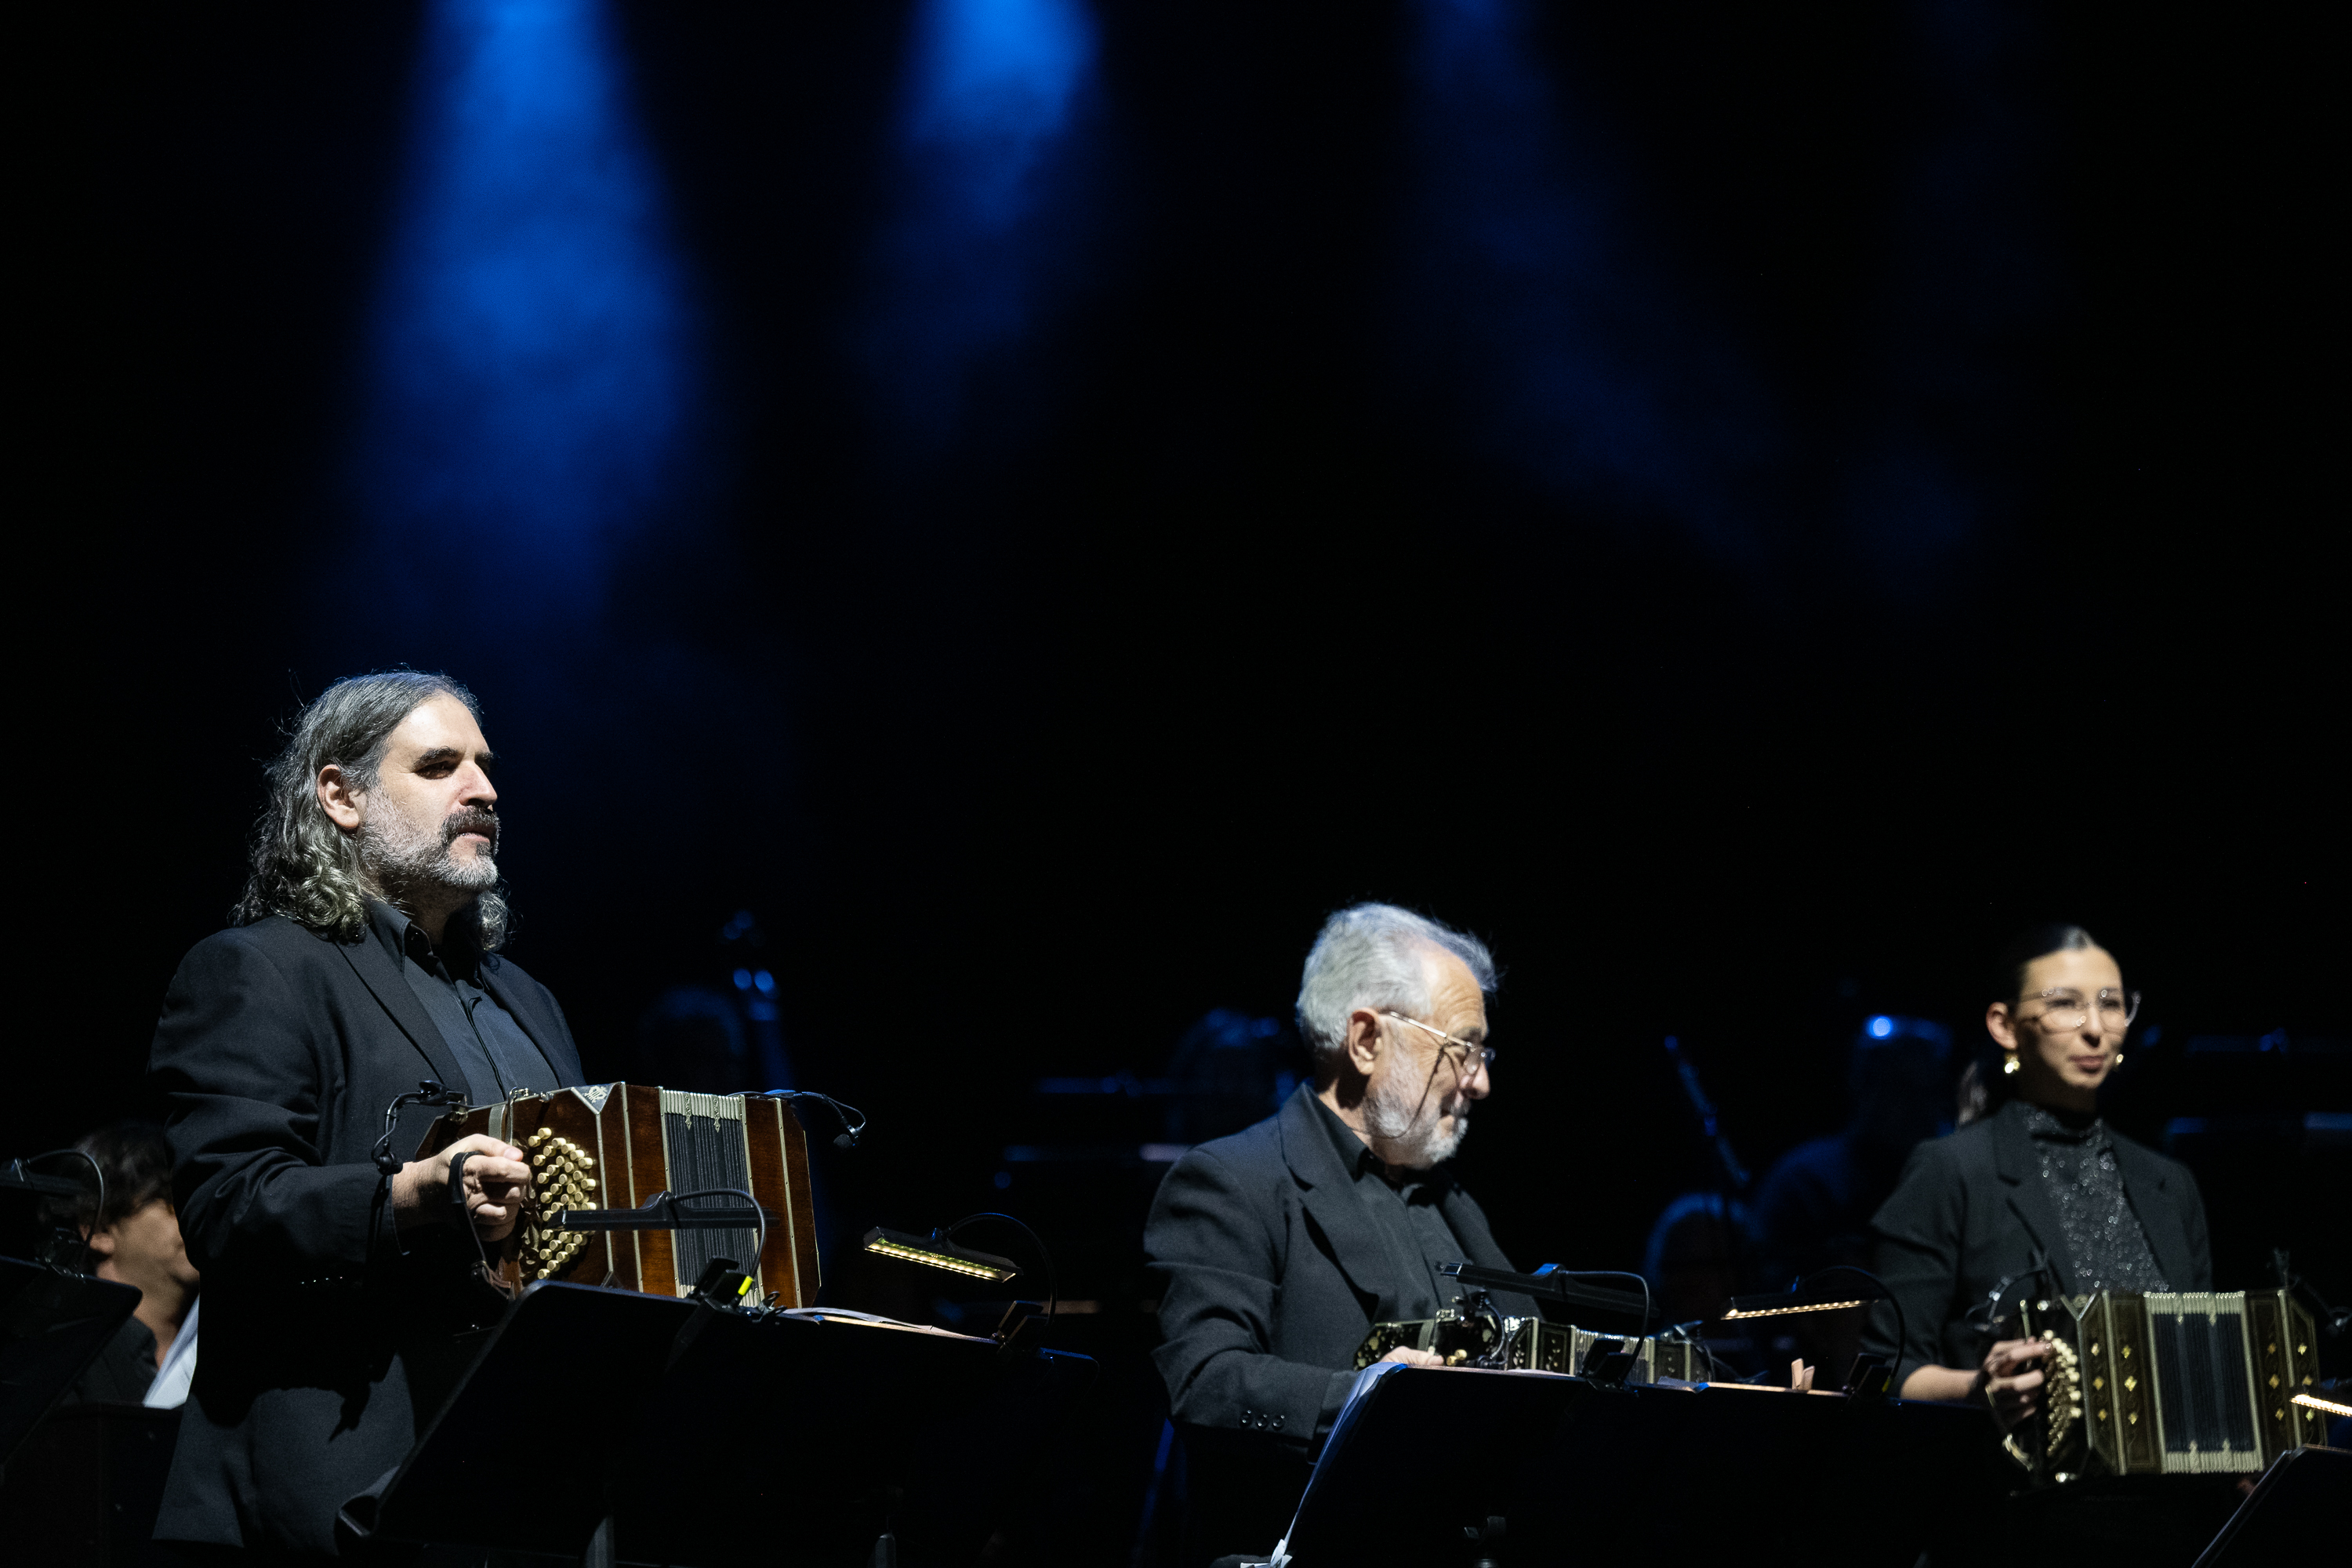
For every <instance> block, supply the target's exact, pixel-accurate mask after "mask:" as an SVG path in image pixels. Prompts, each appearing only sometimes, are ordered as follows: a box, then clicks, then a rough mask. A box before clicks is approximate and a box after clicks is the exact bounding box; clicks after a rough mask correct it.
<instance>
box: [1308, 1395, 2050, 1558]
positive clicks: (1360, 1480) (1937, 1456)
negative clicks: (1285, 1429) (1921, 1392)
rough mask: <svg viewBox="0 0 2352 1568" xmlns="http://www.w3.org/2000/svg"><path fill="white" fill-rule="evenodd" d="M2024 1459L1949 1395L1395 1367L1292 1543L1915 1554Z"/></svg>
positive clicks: (1399, 1551)
mask: <svg viewBox="0 0 2352 1568" xmlns="http://www.w3.org/2000/svg"><path fill="white" fill-rule="evenodd" d="M2005 1464H2007V1460H2005V1459H2003V1458H2000V1452H1999V1448H1998V1446H1997V1444H1996V1442H1995V1440H1994V1438H1993V1436H1992V1431H1991V1427H1990V1424H1989V1423H1988V1422H1987V1421H1986V1419H1985V1417H1984V1415H1982V1413H1980V1412H1976V1411H1970V1410H1965V1409H1957V1408H1954V1407H1952V1406H1949V1405H1921V1404H1916V1403H1906V1402H1904V1401H1899V1400H1886V1401H1865V1400H1858V1399H1849V1398H1847V1397H1845V1396H1844V1395H1842V1394H1840V1395H1830V1394H1790V1393H1789V1392H1788V1391H1786V1390H1768V1389H1758V1388H1747V1387H1735V1386H1727V1385H1712V1386H1711V1385H1707V1384H1698V1385H1696V1386H1693V1385H1688V1384H1641V1385H1635V1386H1633V1387H1626V1388H1618V1387H1609V1386H1604V1385H1601V1384H1594V1383H1591V1382H1587V1381H1586V1380H1584V1379H1582V1378H1576V1377H1566V1376H1562V1375H1560V1374H1559V1373H1537V1372H1488V1371H1481V1370H1477V1369H1474V1368H1468V1367H1410V1366H1391V1367H1389V1368H1387V1369H1386V1370H1385V1371H1382V1372H1381V1375H1380V1376H1379V1378H1377V1379H1376V1380H1375V1381H1373V1382H1371V1383H1370V1384H1360V1385H1359V1387H1358V1389H1357V1391H1356V1393H1355V1394H1354V1395H1353V1396H1352V1397H1351V1398H1350V1400H1349V1405H1348V1407H1347V1408H1346V1409H1345V1410H1343V1411H1342V1412H1341V1414H1340V1417H1339V1421H1338V1422H1337V1423H1336V1424H1335V1425H1334V1427H1333V1430H1332V1434H1331V1437H1330V1439H1329V1441H1328V1443H1327V1444H1326V1445H1325V1447H1324V1452H1323V1456H1322V1458H1320V1459H1319V1460H1318V1462H1317V1465H1316V1468H1315V1474H1314V1477H1313V1479H1311V1480H1309V1482H1308V1483H1307V1493H1306V1496H1305V1497H1304V1498H1302V1499H1301V1500H1300V1502H1299V1508H1298V1513H1297V1518H1296V1519H1295V1520H1294V1521H1292V1524H1291V1528H1290V1534H1289V1535H1288V1537H1287V1538H1286V1541H1285V1542H1284V1548H1283V1550H1284V1552H1286V1553H1287V1563H1288V1564H1289V1568H1339V1565H1345V1568H1382V1565H1383V1564H1396V1565H1398V1568H1407V1565H1411V1568H1423V1565H1429V1564H1438V1565H1443V1564H1465V1565H1466V1564H1469V1563H1475V1562H1479V1561H1482V1560H1486V1561H1493V1562H1496V1563H1503V1564H1506V1565H1507V1568H1532V1565H1535V1564H1550V1563H1698V1562H1705V1563H1722V1564H1736V1563H1780V1562H1802V1563H1852V1564H1855V1565H1857V1568H1860V1565H1865V1564H1866V1565H1872V1568H1876V1565H1879V1564H1885V1565H1887V1568H1910V1564H1911V1563H1914V1562H1916V1560H1917V1558H1918V1555H1919V1552H1920V1550H1921V1547H1922V1546H1923V1545H1925V1544H1926V1543H1927V1538H1928V1537H1929V1536H1930V1535H1931V1534H1932V1533H1934V1531H1936V1529H1937V1525H1938V1523H1939V1521H1943V1520H1947V1519H1949V1518H1953V1517H1961V1518H1967V1517H1971V1516H1972V1513H1971V1510H1974V1512H1976V1513H1981V1512H1982V1511H1983V1510H1990V1509H1992V1508H1995V1507H1997V1506H1998V1504H1999V1501H2000V1496H2001V1491H2000V1487H2001V1483H2002V1481H2003V1479H2004V1477H2003V1475H2002V1472H2001V1470H2000V1466H2001V1465H2005ZM1276 1561H1277V1562H1282V1561H1284V1559H1282V1558H1280V1557H1277V1559H1276Z"/></svg>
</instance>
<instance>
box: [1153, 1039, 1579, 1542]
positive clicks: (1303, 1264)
mask: <svg viewBox="0 0 2352 1568" xmlns="http://www.w3.org/2000/svg"><path fill="white" fill-rule="evenodd" d="M1335 1125H1336V1126H1338V1128H1339V1132H1340V1133H1341V1134H1343V1135H1344V1136H1341V1137H1334V1136H1333V1133H1332V1128H1333V1127H1334V1126H1335ZM1350 1144H1353V1145H1354V1146H1355V1148H1356V1149H1357V1150H1359V1151H1363V1152H1369V1151H1364V1150H1363V1144H1362V1141H1361V1140H1360V1139H1358V1138H1357V1137H1356V1135H1355V1134H1354V1133H1353V1132H1349V1131H1348V1130H1347V1127H1346V1124H1345V1123H1342V1122H1339V1119H1338V1118H1337V1117H1335V1116H1333V1115H1332V1114H1331V1112H1330V1110H1329V1109H1328V1107H1326V1106H1324V1105H1323V1104H1322V1103H1321V1101H1319V1100H1317V1099H1316V1097H1315V1091H1314V1090H1313V1089H1309V1088H1307V1087H1306V1086H1304V1085H1302V1086H1300V1088H1299V1089H1298V1090H1297V1092H1296V1093H1294V1094H1293V1095H1292V1096H1291V1097H1290V1099H1289V1100H1288V1101H1287V1102H1286V1103H1285V1104H1284V1106H1283V1108H1282V1110H1280V1111H1278V1112H1277V1113H1276V1114H1275V1115H1274V1116H1272V1117H1269V1118H1268V1119H1267V1120H1265V1121H1261V1122H1259V1123H1258V1124H1257V1125H1256V1126H1255V1127H1252V1128H1250V1129H1248V1130H1247V1131H1242V1132H1236V1133H1234V1135H1233V1136H1232V1137H1230V1138H1219V1139H1216V1140H1213V1142H1207V1143H1203V1144H1202V1145H1200V1146H1199V1147H1198V1148H1196V1149H1193V1150H1192V1152H1189V1153H1187V1154H1186V1155H1185V1156H1184V1157H1183V1158H1182V1159H1181V1160H1179V1161H1178V1162H1177V1163H1175V1164H1174V1165H1173V1166H1171V1168H1170V1169H1169V1172H1168V1174H1167V1176H1166V1178H1165V1179H1163V1180H1162V1181H1161V1182H1160V1192H1159V1195H1158V1196H1157V1197H1155V1198H1154V1199H1153V1200H1152V1205H1151V1217H1150V1220H1149V1221H1148V1222H1146V1224H1145V1226H1144V1232H1143V1249H1144V1254H1145V1257H1146V1258H1147V1260H1148V1263H1149V1265H1150V1270H1151V1272H1152V1274H1153V1276H1154V1277H1155V1278H1156V1279H1157V1280H1158V1282H1159V1285H1160V1332H1161V1334H1162V1335H1163V1336H1164V1342H1163V1343H1162V1344H1161V1345H1160V1348H1159V1350H1158V1351H1157V1352H1154V1353H1153V1359H1154V1361H1155V1362H1156V1363H1158V1365H1159V1367H1160V1376H1161V1378H1163V1379H1164V1380H1165V1381H1166V1383H1167V1384H1168V1403H1169V1407H1170V1411H1171V1416H1172V1418H1173V1419H1174V1421H1175V1423H1176V1426H1177V1429H1178V1430H1179V1431H1180V1432H1181V1433H1182V1434H1183V1436H1184V1447H1185V1455H1186V1459H1187V1463H1188V1465H1189V1467H1190V1478H1189V1487H1188V1489H1189V1491H1190V1494H1191V1496H1192V1499H1193V1501H1194V1506H1195V1509H1196V1519H1195V1521H1194V1522H1193V1524H1192V1531H1193V1533H1195V1534H1196V1535H1198V1536H1200V1537H1202V1538H1204V1539H1205V1543H1206V1547H1207V1550H1208V1552H1209V1554H1210V1555H1215V1554H1216V1553H1217V1552H1233V1551H1238V1550H1243V1549H1251V1550H1257V1551H1264V1550H1265V1549H1266V1548H1269V1547H1271V1546H1272V1545H1273V1544H1274V1542H1275V1541H1276V1538H1277V1537H1279V1536H1280V1535H1281V1533H1282V1530H1283V1527H1284V1525H1286V1523H1288V1522H1289V1510H1291V1509H1293V1508H1295V1507H1297V1502H1298V1496H1299V1493H1300V1492H1301V1491H1302V1490H1303V1489H1305V1487H1306V1484H1307V1459H1308V1458H1309V1457H1310V1456H1311V1455H1312V1454H1313V1452H1314V1451H1315V1449H1316V1448H1317V1447H1318V1446H1319V1445H1320V1444H1321V1442H1322V1440H1323V1438H1324V1437H1325V1436H1328V1433H1329V1429H1330V1424H1331V1421H1332V1418H1333V1417H1334V1416H1336V1415H1338V1414H1339V1406H1340V1405H1341V1404H1342V1403H1344V1402H1345V1400H1346V1398H1347V1394H1348V1388H1349V1384H1351V1383H1352V1382H1353V1381H1354V1377H1355V1374H1354V1373H1353V1372H1352V1371H1350V1370H1349V1369H1350V1368H1351V1367H1352V1366H1353V1365H1354V1363H1355V1359H1356V1347H1357V1346H1359V1345H1360V1344H1362V1343H1363V1342H1364V1336H1365V1335H1366V1334H1367V1333H1369V1332H1370V1331H1371V1326H1372V1325H1373V1324H1374V1323H1376V1322H1390V1321H1398V1320H1399V1319H1400V1317H1401V1316H1402V1314H1401V1312H1400V1310H1399V1309H1400V1308H1401V1307H1402V1305H1404V1304H1407V1303H1419V1304H1423V1305H1425V1304H1426V1302H1427V1300H1428V1296H1427V1295H1426V1294H1424V1292H1428V1291H1433V1290H1434V1289H1435V1280H1434V1279H1433V1276H1432V1274H1431V1271H1430V1268H1429V1266H1428V1261H1427V1259H1428V1258H1429V1249H1430V1247H1433V1246H1436V1245H1438V1243H1436V1242H1435V1240H1434V1239H1433V1236H1432V1232H1431V1231H1430V1230H1428V1229H1427V1228H1425V1227H1424V1226H1423V1225H1420V1224H1417V1223H1416V1204H1415V1203H1413V1202H1408V1201H1406V1200H1405V1198H1404V1197H1403V1195H1402V1194H1399V1193H1397V1192H1394V1191H1391V1190H1390V1189H1389V1188H1388V1186H1387V1184H1386V1183H1385V1182H1383V1181H1381V1179H1380V1178H1379V1176H1378V1174H1377V1173H1378V1172H1380V1171H1381V1170H1382V1169H1383V1167H1382V1166H1381V1163H1380V1162H1379V1161H1377V1160H1375V1161H1373V1162H1372V1163H1371V1164H1370V1166H1369V1167H1368V1166H1367V1165H1365V1164H1364V1163H1363V1162H1362V1161H1361V1160H1360V1159H1353V1158H1351V1157H1350V1152H1349V1145H1350ZM1416 1185H1417V1186H1419V1187H1421V1188H1423V1189H1424V1192H1423V1193H1422V1194H1416V1198H1417V1199H1418V1200H1419V1202H1418V1205H1417V1206H1418V1215H1419V1220H1420V1221H1422V1222H1425V1221H1427V1220H1436V1221H1439V1222H1440V1223H1442V1225H1443V1226H1444V1233H1445V1234H1446V1235H1447V1236H1450V1237H1458V1238H1459V1241H1460V1250H1459V1251H1458V1252H1456V1253H1455V1254H1454V1256H1453V1257H1451V1258H1443V1259H1439V1260H1438V1261H1444V1262H1449V1263H1450V1262H1465V1261H1466V1262H1471V1263H1480V1264H1484V1265H1486V1267H1488V1268H1510V1267H1511V1264H1510V1260H1509V1259H1508V1258H1505V1257H1504V1256H1503V1253H1502V1249H1501V1248H1499V1247H1496V1245H1495V1238H1494V1237H1493V1235H1492V1234H1491V1233H1490V1232H1489V1231H1488V1230H1487V1228H1486V1215H1484V1214H1483V1213H1481V1212H1480V1211H1479V1208H1478V1205H1476V1204H1475V1203H1474V1202H1472V1201H1471V1198H1470V1194H1467V1193H1465V1192H1464V1191H1463V1190H1462V1189H1461V1188H1460V1187H1458V1186H1455V1185H1454V1184H1452V1183H1451V1182H1450V1181H1447V1180H1444V1179H1443V1178H1437V1177H1433V1178H1430V1179H1427V1180H1424V1181H1422V1182H1419V1183H1417V1184H1416ZM1368 1187H1369V1188H1372V1189H1376V1190H1372V1191H1366V1190H1365V1189H1366V1188H1368ZM1425 1237H1428V1238H1431V1239H1428V1240H1424V1238H1425ZM1448 1283H1449V1284H1450V1283H1451V1282H1450V1281H1449V1282H1448ZM1447 1299H1448V1300H1450V1299H1451V1298H1450V1293H1449V1296H1448V1298H1447ZM1494 1302H1495V1308H1496V1310H1497V1311H1499V1312H1501V1313H1503V1314H1504V1315H1505V1316H1507V1317H1534V1316H1535V1315H1536V1304H1535V1302H1534V1300H1532V1299H1531V1298H1528V1297H1526V1296H1518V1295H1513V1294H1510V1293H1507V1292H1503V1291H1496V1292H1495V1293H1494ZM1426 1315H1427V1313H1425V1312H1424V1313H1423V1316H1426Z"/></svg>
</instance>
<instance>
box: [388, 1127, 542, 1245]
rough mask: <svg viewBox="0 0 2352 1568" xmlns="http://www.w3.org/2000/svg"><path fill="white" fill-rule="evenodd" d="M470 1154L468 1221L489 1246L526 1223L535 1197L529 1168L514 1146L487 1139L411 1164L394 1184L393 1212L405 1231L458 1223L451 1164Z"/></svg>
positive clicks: (475, 1138) (476, 1137)
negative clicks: (528, 1203)
mask: <svg viewBox="0 0 2352 1568" xmlns="http://www.w3.org/2000/svg"><path fill="white" fill-rule="evenodd" d="M462 1153H470V1154H471V1155H472V1156H473V1158H472V1159H470V1160H467V1162H466V1215H467V1218H469V1219H471V1220H472V1221H473V1222H474V1230H475V1232H476V1234H478V1235H479V1236H480V1237H481V1238H482V1239H483V1240H484V1241H486V1242H488V1241H504V1240H505V1239H506V1238H507V1237H509V1235H511V1234H512V1233H513V1231H514V1227H515V1222H516V1221H517V1220H519V1219H520V1218H521V1217H522V1200H523V1198H524V1196H525V1195H527V1194H529V1193H530V1166H529V1165H527V1164H525V1163H523V1152H522V1151H521V1150H520V1149H518V1148H516V1147H515V1146H514V1145H513V1144H511V1143H508V1142H501V1141H500V1140H499V1139H496V1138H491V1137H488V1136H487V1135H485V1134H483V1133H479V1132H477V1133H474V1134H472V1135H471V1136H470V1137H466V1138H460V1139H458V1140H457V1142H455V1143H452V1144H450V1145H449V1146H448V1147H447V1148H446V1149H444V1150H441V1151H440V1152H437V1153H435V1154H430V1155H427V1156H426V1157H425V1158H424V1159H422V1160H411V1161H410V1162H409V1163H407V1164H405V1165H403V1166H402V1167H401V1168H400V1171H399V1173H397V1174H396V1175H394V1177H393V1178H392V1207H393V1213H394V1217H395V1219H396V1222H397V1223H398V1225H399V1226H400V1228H401V1229H403V1230H407V1229H410V1228H412V1227H413V1226H419V1225H430V1224H433V1223H435V1222H436V1221H446V1220H447V1219H449V1218H452V1217H454V1216H453V1215H452V1213H451V1209H450V1204H449V1161H450V1159H451V1157H452V1156H454V1155H457V1154H462Z"/></svg>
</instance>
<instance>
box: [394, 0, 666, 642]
mask: <svg viewBox="0 0 2352 1568" xmlns="http://www.w3.org/2000/svg"><path fill="white" fill-rule="evenodd" d="M617 53H618V49H617V43H616V40H615V39H614V37H613V33H612V27H611V24H610V19H609V17H608V15H607V8H606V6H605V5H602V4H599V3H597V0H438V3H436V4H435V5H433V6H432V8H431V15H430V16H429V19H428V22H427V25H426V27H425V44H424V47H423V50H422V53H421V56H420V58H419V62H418V68H417V75H416V86H415V107H414V120H413V122H412V126H411V132H410V142H409V153H408V157H409V166H408V169H407V174H406V181H405V185H404V191H403V195H402V199H401V203H400V206H399V209H398V211H397V213H396V215H395V223H394V239H393V243H392V246H391V248H390V250H389V252H388V254H387V257H386V258H385V262H384V265H383V272H382V275H381V278H380V279H379V284H378V290H377V296H376V300H375V307H374V314H373V321H372V322H371V331H370V334H369V344H368V347H369V363H368V366H367V374H368V378H369V381H368V397H367V400H366V403H365V413H364V418H365V424H364V427H363V429H362V435H361V438H360V443H359V461H358V471H357V473H356V475H355V476H354V477H355V480H356V483H357V486H358V488H359V489H360V490H361V492H362V499H363V501H364V504H365V506H366V508H367V510H369V511H371V512H372V513H373V517H374V521H375V522H376V524H377V532H378V535H379V537H378V540H377V544H378V547H379V548H378V551H377V553H378V554H379V556H381V557H383V566H384V568H385V570H384V571H383V572H382V573H380V574H378V575H377V576H376V577H375V578H374V579H373V580H372V581H371V584H370V586H371V590H372V592H375V593H378V594H382V593H383V592H384V591H386V590H389V589H392V588H394V586H395V585H397V584H402V583H403V582H404V580H405V586H406V587H407V588H408V589H409V591H410V594H411V595H412V596H415V595H425V596H426V597H427V598H429V599H430V601H431V602H433V603H434V604H436V605H447V604H450V603H451V602H452V601H455V602H457V604H458V605H465V606H467V607H478V606H479V605H483V604H485V603H494V604H496V605H498V606H499V610H500V612H501V614H502V615H503V616H508V617H519V616H523V615H524V613H525V612H527V611H529V610H530V609H531V608H533V607H538V608H541V609H542V610H545V611H566V610H576V609H578V608H580V607H582V600H583V598H584V596H585V595H587V594H590V593H593V591H594V590H595V589H596V588H597V587H598V586H599V585H600V583H601V576H602V570H603V566H604V561H605V559H606V557H607V552H609V551H610V550H611V548H612V547H613V546H614V544H615V543H616V542H618V536H619V535H620V534H621V533H623V532H624V531H626V530H627V529H629V528H631V527H633V526H637V525H642V524H643V523H644V522H646V521H648V520H649V519H650V518H651V517H652V516H653V515H654V514H655V513H656V512H657V511H659V510H663V509H664V508H665V506H666V504H667V501H668V496H667V490H668V489H670V488H671V487H672V486H673V485H674V483H675V480H676V479H677V471H678V468H679V459H680V457H681V449H682V447H684V446H685V444H686V438H687V432H688V426H689V425H690V423H691V421H692V417H693V410H694V404H695V399H696V388H697V384H698V374H697V370H696V363H695V362H696V358H697V355H696V353H695V352H694V337H695V333H694V331H693V328H692V325H691V322H690V321H689V311H688V307H687V304H686V292H687V290H686V285H685V282H684V279H683V278H682V275H681V268H680V266H679V263H678V261H677V258H676V256H675V254H674V252H673V250H672V247H671V244H670V239H669V233H668V224H667V216H666V214H665V210H664V204H663V201H662V198H661V192H660V188H659V181H658V179H657V177H656V169H655V165H654V162H653V160H652V158H651V156H650V155H649V153H648V152H647V150H646V146H645V144H644V142H643V139H642V137H641V136H640V134H639V132H638V131H637V129H636V126H635V121H634V116H633V113H632V110H631V105H630V103H629V94H628V90H627V86H626V82H625V73H624V72H623V70H622V69H621V67H620V63H619V61H618V58H617ZM460 543H462V547H463V548H462V555H460V554H459V553H458V552H457V551H456V550H454V549H453V548H452V547H453V546H456V545H458V544H460ZM567 590H568V591H567Z"/></svg>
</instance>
